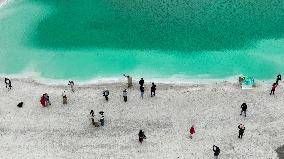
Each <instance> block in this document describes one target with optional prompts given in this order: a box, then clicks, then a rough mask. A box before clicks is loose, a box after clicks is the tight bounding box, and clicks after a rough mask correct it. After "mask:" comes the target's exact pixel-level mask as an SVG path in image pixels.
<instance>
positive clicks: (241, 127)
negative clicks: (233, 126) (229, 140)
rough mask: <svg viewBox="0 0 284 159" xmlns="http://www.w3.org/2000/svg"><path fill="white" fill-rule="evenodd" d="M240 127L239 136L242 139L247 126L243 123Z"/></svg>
mask: <svg viewBox="0 0 284 159" xmlns="http://www.w3.org/2000/svg"><path fill="white" fill-rule="evenodd" d="M238 128H239V136H238V137H239V138H240V139H242V138H243V135H244V132H245V129H246V128H245V126H244V125H243V124H240V125H239V126H238Z"/></svg>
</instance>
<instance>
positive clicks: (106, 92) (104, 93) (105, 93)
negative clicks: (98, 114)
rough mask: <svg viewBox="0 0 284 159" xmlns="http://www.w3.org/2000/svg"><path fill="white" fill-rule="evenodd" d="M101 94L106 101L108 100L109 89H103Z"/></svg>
mask: <svg viewBox="0 0 284 159" xmlns="http://www.w3.org/2000/svg"><path fill="white" fill-rule="evenodd" d="M103 96H104V97H105V99H106V101H108V96H109V91H108V90H107V89H106V88H105V90H104V91H103Z"/></svg>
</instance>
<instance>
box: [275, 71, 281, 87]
mask: <svg viewBox="0 0 284 159" xmlns="http://www.w3.org/2000/svg"><path fill="white" fill-rule="evenodd" d="M279 81H281V74H280V73H279V74H278V75H277V77H276V84H277V85H278V82H279Z"/></svg>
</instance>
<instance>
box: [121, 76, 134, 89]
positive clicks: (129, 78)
mask: <svg viewBox="0 0 284 159" xmlns="http://www.w3.org/2000/svg"><path fill="white" fill-rule="evenodd" d="M123 76H124V77H126V78H127V85H128V88H131V87H132V77H131V76H129V75H127V76H126V75H125V74H123Z"/></svg>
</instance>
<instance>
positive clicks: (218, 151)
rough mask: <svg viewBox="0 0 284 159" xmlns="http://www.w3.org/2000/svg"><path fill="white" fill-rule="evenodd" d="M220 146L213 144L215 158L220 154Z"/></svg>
mask: <svg viewBox="0 0 284 159" xmlns="http://www.w3.org/2000/svg"><path fill="white" fill-rule="evenodd" d="M220 151H221V150H220V148H219V147H218V146H216V145H213V152H214V158H215V159H218V156H219V154H220Z"/></svg>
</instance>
